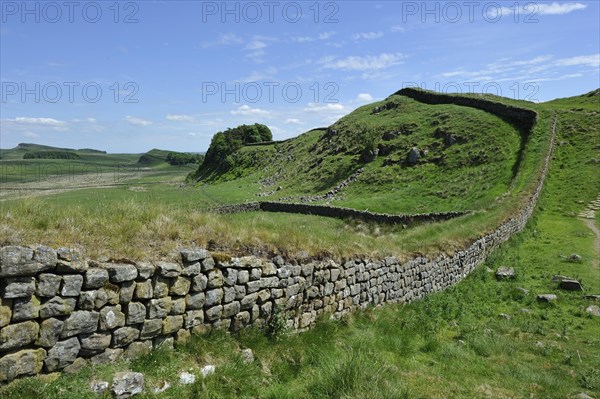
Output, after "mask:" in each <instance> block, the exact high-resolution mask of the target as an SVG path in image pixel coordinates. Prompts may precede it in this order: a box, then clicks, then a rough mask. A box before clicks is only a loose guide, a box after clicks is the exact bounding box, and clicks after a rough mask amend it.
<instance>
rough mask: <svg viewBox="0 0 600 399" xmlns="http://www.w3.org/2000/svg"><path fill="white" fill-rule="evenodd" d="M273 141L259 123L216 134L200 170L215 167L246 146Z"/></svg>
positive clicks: (270, 134)
mask: <svg viewBox="0 0 600 399" xmlns="http://www.w3.org/2000/svg"><path fill="white" fill-rule="evenodd" d="M271 140H273V134H272V133H271V130H270V129H269V128H268V127H267V126H265V125H261V124H259V123H255V124H254V125H241V126H238V127H236V128H233V129H227V130H225V131H224V132H218V133H217V134H215V135H214V136H213V138H212V141H211V143H210V147H209V148H208V151H207V152H206V156H205V157H204V161H203V163H202V166H201V168H204V167H216V166H218V165H219V164H221V163H222V162H223V161H225V159H226V158H227V157H228V156H229V155H231V154H233V153H234V152H236V151H237V150H239V149H240V148H242V147H243V146H245V145H247V144H252V143H261V142H264V141H271Z"/></svg>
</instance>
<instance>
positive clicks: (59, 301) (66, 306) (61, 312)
mask: <svg viewBox="0 0 600 399" xmlns="http://www.w3.org/2000/svg"><path fill="white" fill-rule="evenodd" d="M76 304H77V300H76V299H75V298H61V297H59V296H55V297H54V298H51V299H49V300H47V301H46V302H44V303H43V304H42V306H41V307H40V317H41V318H42V319H46V318H48V317H56V316H67V315H69V314H71V312H73V310H74V309H75V305H76Z"/></svg>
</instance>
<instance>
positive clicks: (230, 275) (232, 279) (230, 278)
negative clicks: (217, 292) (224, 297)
mask: <svg viewBox="0 0 600 399" xmlns="http://www.w3.org/2000/svg"><path fill="white" fill-rule="evenodd" d="M237 275H238V271H237V270H236V269H231V268H229V269H225V273H224V274H223V279H224V280H223V282H224V283H225V285H226V286H229V287H233V286H234V285H235V283H236V281H237Z"/></svg>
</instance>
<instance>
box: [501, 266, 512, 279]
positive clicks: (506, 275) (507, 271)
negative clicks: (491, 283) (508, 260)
mask: <svg viewBox="0 0 600 399" xmlns="http://www.w3.org/2000/svg"><path fill="white" fill-rule="evenodd" d="M496 278H497V279H498V280H512V279H514V278H515V269H513V268H512V267H500V268H499V269H498V270H496Z"/></svg>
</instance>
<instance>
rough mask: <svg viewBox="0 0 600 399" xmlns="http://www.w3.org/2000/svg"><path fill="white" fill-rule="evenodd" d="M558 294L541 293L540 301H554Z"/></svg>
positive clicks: (538, 298) (538, 297)
mask: <svg viewBox="0 0 600 399" xmlns="http://www.w3.org/2000/svg"><path fill="white" fill-rule="evenodd" d="M556 299H557V296H556V295H554V294H540V295H538V296H537V300H538V302H554V301H556Z"/></svg>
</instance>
